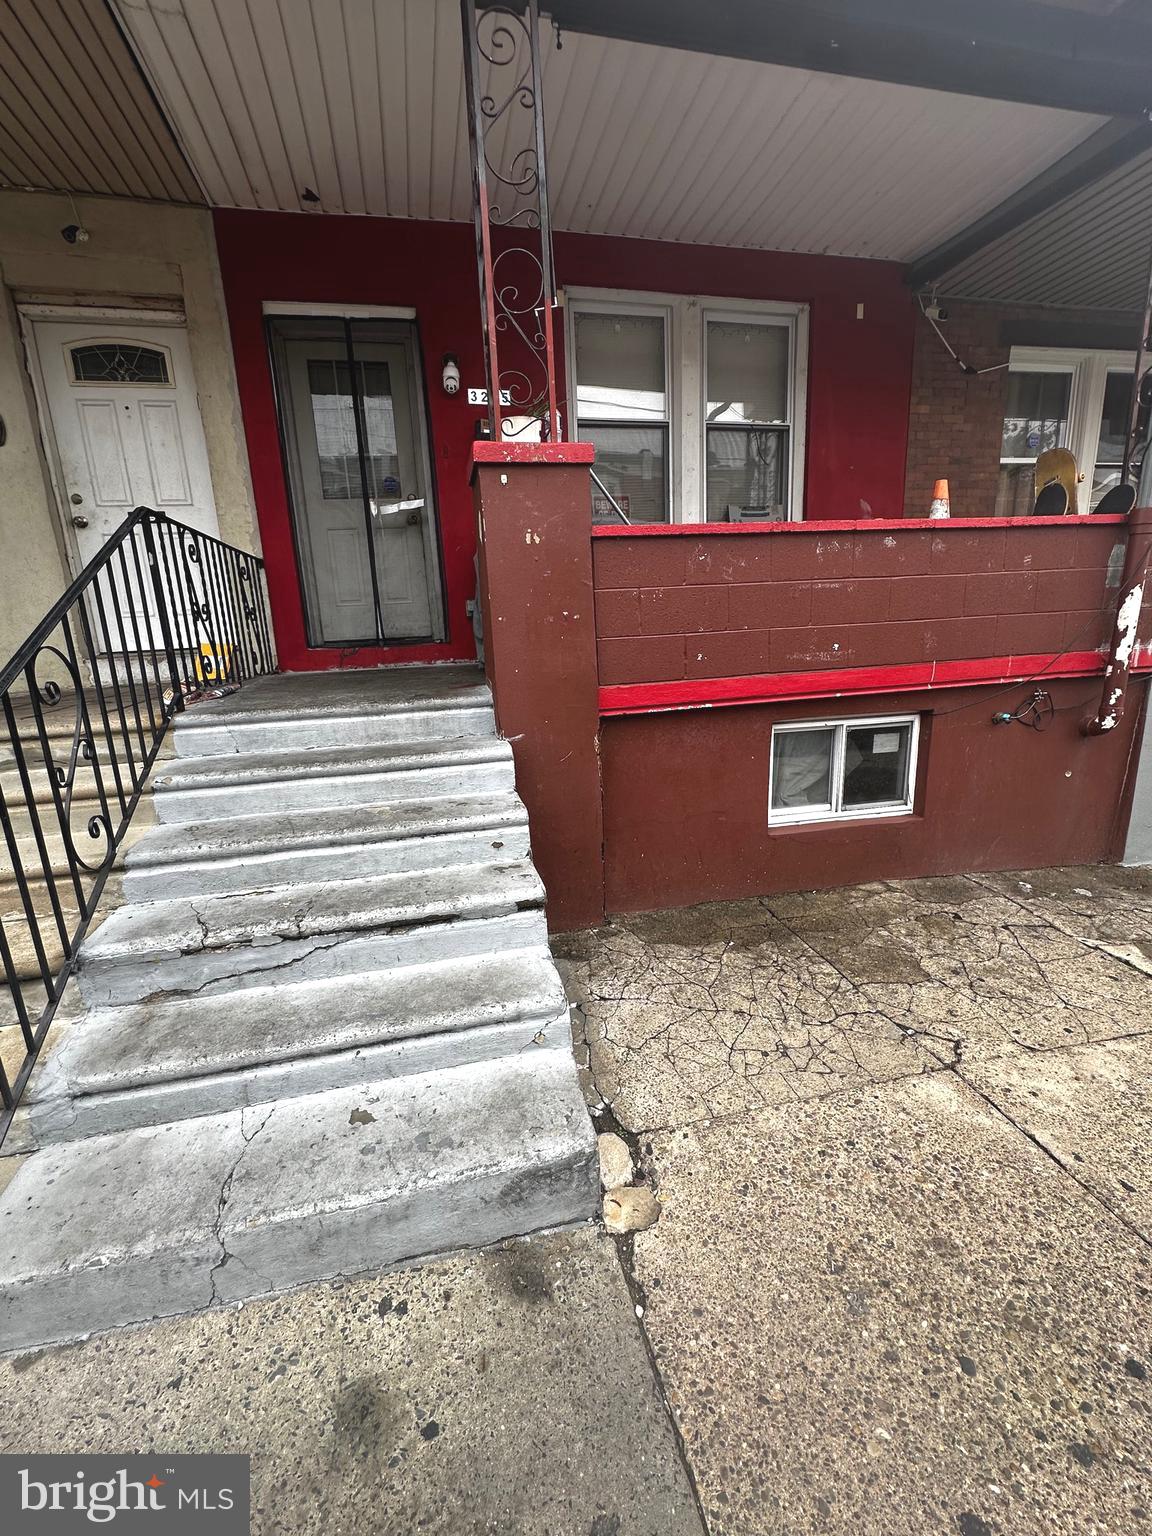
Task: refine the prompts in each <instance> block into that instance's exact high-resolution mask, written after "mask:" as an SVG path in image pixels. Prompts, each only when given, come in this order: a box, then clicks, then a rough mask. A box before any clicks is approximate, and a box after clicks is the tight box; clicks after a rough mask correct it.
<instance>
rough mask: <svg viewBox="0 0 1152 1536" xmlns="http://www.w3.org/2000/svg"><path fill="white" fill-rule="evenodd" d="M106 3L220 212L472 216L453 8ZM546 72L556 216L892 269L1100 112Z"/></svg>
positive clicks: (773, 71)
mask: <svg viewBox="0 0 1152 1536" xmlns="http://www.w3.org/2000/svg"><path fill="white" fill-rule="evenodd" d="M115 3H116V4H117V6H118V9H119V12H120V14H121V16H122V17H123V19H124V22H125V25H126V26H127V28H128V29H129V31H130V32H131V35H132V37H133V39H134V41H135V43H136V46H137V49H138V51H139V54H140V57H141V58H142V59H143V61H144V63H145V67H146V69H147V70H148V72H149V74H150V76H151V79H152V81H153V84H154V86H155V89H156V91H157V94H158V95H159V97H160V99H161V100H162V101H163V102H164V103H165V106H166V109H167V111H168V113H169V115H170V117H171V119H172V121H173V123H174V124H175V126H176V129H177V132H178V134H179V136H180V139H181V142H182V143H183V145H184V147H185V150H186V152H187V153H188V155H189V157H190V159H191V161H192V163H193V164H194V165H195V167H196V169H197V171H198V173H199V175H200V177H201V180H202V181H203V183H204V185H205V187H206V189H207V191H208V194H209V197H210V199H211V201H212V202H213V203H216V204H218V205H221V206H233V207H247V208H279V209H290V210H292V209H301V208H304V209H306V208H309V207H313V208H318V209H322V210H324V211H329V212H347V213H369V214H382V215H391V216H395V217H407V218H431V219H461V220H463V219H467V218H468V217H469V216H470V185H469V170H468V156H467V147H466V142H465V122H464V103H463V85H462V66H461V46H460V23H459V6H458V3H457V0H345V3H344V4H343V5H340V6H336V5H333V4H332V3H331V0H242V3H235V4H229V5H223V4H220V3H219V0H115ZM544 84H545V102H546V110H547V120H548V134H549V163H550V171H551V196H552V210H553V217H554V222H555V224H556V226H557V227H558V228H560V229H569V230H577V231H582V232H587V233H596V234H611V235H624V236H634V237H645V238H649V239H661V240H678V241H692V242H699V243H704V244H713V245H731V246H746V247H752V248H759V249H770V250H794V251H808V252H830V253H835V254H842V255H852V256H869V257H881V258H888V259H893V260H909V259H911V258H912V257H914V256H916V255H918V254H920V253H921V252H923V251H925V250H928V249H930V248H931V247H933V246H934V245H936V244H938V243H939V242H940V241H941V240H943V239H945V238H947V237H948V236H949V235H950V234H952V233H954V232H956V231H958V230H960V229H962V228H964V227H965V226H966V225H967V224H969V223H970V222H971V221H972V220H973V219H975V218H977V217H979V216H980V215H981V214H983V213H985V212H986V211H987V210H988V209H990V208H991V207H993V206H994V205H995V204H997V203H999V202H1000V201H1001V200H1003V199H1004V198H1005V197H1007V196H1008V195H1010V194H1011V193H1012V192H1013V191H1015V190H1016V189H1017V188H1019V187H1020V186H1022V185H1023V184H1024V183H1026V182H1027V181H1029V180H1030V179H1031V178H1032V177H1033V176H1034V175H1035V174H1036V173H1037V172H1038V171H1039V170H1041V169H1043V168H1044V167H1045V166H1047V165H1049V164H1051V163H1052V162H1053V161H1055V160H1057V159H1059V158H1060V156H1062V155H1063V154H1065V153H1067V151H1068V150H1070V149H1071V148H1073V146H1075V145H1076V144H1078V143H1079V142H1081V141H1082V140H1083V139H1085V138H1086V137H1087V136H1088V135H1089V134H1090V133H1092V132H1093V131H1094V130H1095V129H1096V128H1098V127H1099V126H1100V125H1101V123H1102V122H1103V119H1101V118H1097V117H1090V116H1087V115H1083V114H1079V113H1073V112H1064V111H1056V110H1053V109H1049V108H1044V107H1032V106H1022V105H1017V104H1013V103H1007V102H999V101H987V100H976V99H973V98H970V97H966V96H960V95H955V94H952V93H948V92H942V91H932V90H924V89H920V88H917V87H911V86H903V85H892V84H886V83H882V82H877V81H869V80H856V79H849V78H846V77H841V76H832V75H824V74H816V73H812V72H810V71H807V70H802V69H793V68H785V67H781V66H777V65H771V64H762V63H757V62H753V61H748V60H738V59H729V58H719V57H714V56H712V55H707V54H698V53H691V52H686V51H683V50H677V49H669V48H660V47H654V46H650V45H647V44H637V43H627V42H619V41H616V40H610V39H604V38H599V37H594V36H587V35H578V34H575V33H569V34H566V35H565V37H564V41H563V48H562V49H560V50H558V49H557V46H556V39H555V35H554V33H553V31H552V28H551V27H546V29H545V38H544ZM305 188H308V189H310V190H311V191H312V192H313V193H314V194H315V195H316V197H317V198H318V200H319V201H318V202H317V203H313V202H312V201H311V199H308V200H304V199H302V193H303V192H304V189H305Z"/></svg>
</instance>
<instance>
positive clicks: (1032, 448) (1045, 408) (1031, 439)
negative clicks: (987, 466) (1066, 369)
mask: <svg viewBox="0 0 1152 1536" xmlns="http://www.w3.org/2000/svg"><path fill="white" fill-rule="evenodd" d="M1071 392H1072V375H1071V374H1070V373H1010V374H1009V375H1008V399H1007V403H1006V405H1005V409H1004V433H1003V442H1002V445H1001V449H1000V457H1001V458H1002V459H1034V458H1036V457H1037V455H1038V454H1041V453H1044V452H1045V451H1046V450H1047V449H1049V448H1059V447H1060V445H1061V444H1062V443H1063V442H1064V439H1065V436H1066V432H1067V427H1068V399H1069V396H1070V394H1071Z"/></svg>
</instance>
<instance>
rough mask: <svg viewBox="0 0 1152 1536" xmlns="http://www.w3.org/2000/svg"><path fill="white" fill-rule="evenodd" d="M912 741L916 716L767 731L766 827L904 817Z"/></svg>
mask: <svg viewBox="0 0 1152 1536" xmlns="http://www.w3.org/2000/svg"><path fill="white" fill-rule="evenodd" d="M919 735H920V721H919V717H918V716H916V715H884V716H877V717H876V718H869V719H853V720H805V721H798V722H796V723H795V724H793V723H791V722H789V723H788V724H787V725H776V726H773V728H772V762H771V769H770V774H769V785H768V822H769V825H771V826H790V825H794V824H796V823H798V822H806V821H848V820H852V821H858V820H861V819H862V818H864V817H868V816H909V815H911V814H912V802H913V798H914V795H915V787H916V752H917V747H918V745H919Z"/></svg>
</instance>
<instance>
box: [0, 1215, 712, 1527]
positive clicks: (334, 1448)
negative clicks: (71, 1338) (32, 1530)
mask: <svg viewBox="0 0 1152 1536" xmlns="http://www.w3.org/2000/svg"><path fill="white" fill-rule="evenodd" d="M0 1392H2V1393H3V1397H4V1403H5V1413H4V1415H3V1421H2V1426H0V1448H2V1449H3V1450H4V1451H18V1452H24V1453H28V1452H36V1451H40V1452H48V1451H81V1450H86V1451H115V1452H123V1451H126V1450H128V1449H134V1448H137V1447H138V1448H140V1449H146V1448H151V1447H155V1448H157V1449H163V1450H167V1451H174V1452H185V1451H232V1452H246V1453H248V1454H250V1455H251V1457H252V1479H253V1495H254V1497H253V1523H252V1529H253V1532H254V1533H255V1536H313V1533H315V1536H319V1533H321V1532H323V1533H325V1536H328V1533H332V1536H410V1533H412V1532H416V1531H422V1532H424V1533H426V1536H481V1533H484V1536H701V1526H700V1522H699V1519H698V1516H697V1513H696V1509H695V1506H694V1503H693V1498H692V1493H691V1489H690V1487H689V1484H688V1479H687V1476H686V1474H685V1471H684V1468H683V1466H682V1464H681V1462H680V1460H679V1457H678V1455H677V1447H676V1443H675V1438H674V1435H673V1433H672V1430H671V1428H670V1425H669V1422H668V1418H667V1415H666V1413H665V1412H664V1410H663V1407H662V1403H661V1400H660V1395H659V1391H658V1388H657V1386H656V1384H655V1383H654V1381H653V1377H652V1373H651V1370H650V1367H649V1362H648V1358H647V1355H646V1351H645V1347H644V1343H643V1340H642V1336H641V1333H640V1329H639V1326H638V1324H637V1321H636V1318H635V1316H634V1313H633V1309H632V1302H631V1299H630V1297H629V1295H628V1292H627V1290H626V1288H625V1284H624V1280H623V1276H622V1275H621V1273H620V1269H619V1266H618V1264H617V1261H616V1255H615V1251H614V1249H613V1246H612V1244H611V1243H610V1242H609V1241H608V1240H607V1239H606V1238H604V1237H602V1236H599V1235H598V1234H597V1233H596V1232H595V1231H594V1230H591V1229H584V1230H581V1231H577V1232H572V1233H557V1234H555V1235H552V1236H548V1237H539V1238H533V1239H530V1240H528V1241H525V1242H516V1243H511V1244H508V1245H507V1246H505V1247H503V1248H501V1249H498V1250H495V1251H489V1252H484V1253H474V1254H469V1255H465V1256H461V1257H458V1258H453V1259H448V1260H444V1261H441V1262H432V1263H426V1264H424V1265H422V1266H421V1267H420V1268H418V1269H411V1270H406V1271H403V1272H393V1273H390V1274H384V1275H377V1276H374V1277H372V1278H370V1279H364V1280H357V1281H353V1282H345V1283H337V1284H333V1285H320V1286H309V1287H307V1288H305V1289H302V1290H299V1291H295V1292H293V1293H291V1294H288V1295H282V1296H278V1297H275V1298H271V1299H267V1300H260V1301H256V1302H250V1303H248V1304H247V1305H246V1306H244V1307H243V1308H239V1309H236V1308H228V1309H225V1310H217V1311H214V1312H211V1313H208V1314H201V1315H200V1316H198V1317H192V1318H180V1319H174V1320H171V1321H167V1322H163V1323H159V1324H154V1325H152V1326H148V1327H142V1328H133V1329H128V1330H123V1331H120V1332H117V1333H114V1334H110V1335H106V1336H104V1337H102V1338H98V1339H93V1340H91V1341H89V1342H88V1343H86V1344H84V1345H82V1346H79V1347H67V1348H56V1349H48V1350H44V1351H41V1352H38V1353H36V1354H33V1355H27V1354H26V1355H23V1356H20V1357H15V1358H10V1359H8V1360H5V1361H0Z"/></svg>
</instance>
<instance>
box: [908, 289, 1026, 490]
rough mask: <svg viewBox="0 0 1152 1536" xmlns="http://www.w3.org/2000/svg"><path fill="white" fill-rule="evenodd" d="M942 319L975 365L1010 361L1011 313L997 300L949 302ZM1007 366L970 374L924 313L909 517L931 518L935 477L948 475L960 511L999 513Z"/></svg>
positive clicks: (912, 417) (912, 415) (917, 355)
mask: <svg viewBox="0 0 1152 1536" xmlns="http://www.w3.org/2000/svg"><path fill="white" fill-rule="evenodd" d="M947 308H948V320H947V322H946V323H945V324H943V325H942V326H941V329H942V330H943V332H944V334H945V335H946V336H947V338H948V341H949V343H950V344H951V345H952V346H953V347H955V349H956V351H957V352H958V353H959V354H960V356H961V357H962V358H963V359H964V361H965V362H966V363H969V364H971V366H972V367H973V368H996V366H997V364H1002V363H1007V361H1008V353H1009V350H1010V349H1009V347H1008V346H1006V345H1005V344H1004V343H1003V342H1002V341H1001V337H1000V333H1001V325H1002V322H1003V320H1004V318H1005V317H1006V315H1007V314H1008V313H1009V311H1008V310H1006V309H1003V308H1001V307H999V306H995V305H982V304H954V303H951V302H949V304H948V306H947ZM1006 377H1007V370H1006V369H1005V368H1002V367H1000V368H997V371H996V372H995V373H985V374H966V373H962V372H961V371H960V369H959V368H958V367H957V365H956V364H955V363H954V362H953V361H952V359H951V358H950V357H949V356H948V353H947V352H946V351H945V349H944V346H943V344H942V343H941V341H940V338H939V337H938V336H937V335H936V334H935V332H934V331H933V330H932V327H931V326H930V325H929V324H928V322H927V321H926V320H925V319H923V318H922V317H919V316H918V317H917V321H916V340H915V344H914V347H913V353H912V403H911V407H910V410H909V420H908V464H907V475H906V479H905V488H904V516H905V517H927V515H928V508H929V505H930V503H931V501H932V486H933V482H934V481H936V480H937V479H939V478H940V477H941V476H945V477H947V480H948V488H949V491H950V492H951V497H952V515H953V517H992V516H994V515H995V511H996V487H997V483H998V480H999V476H1000V432H1001V427H1002V424H1003V420H1004V391H1005V381H1006Z"/></svg>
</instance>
